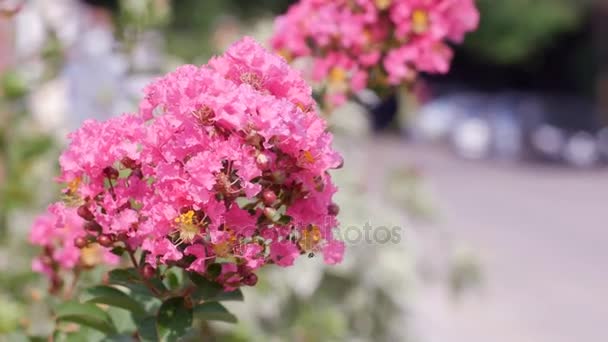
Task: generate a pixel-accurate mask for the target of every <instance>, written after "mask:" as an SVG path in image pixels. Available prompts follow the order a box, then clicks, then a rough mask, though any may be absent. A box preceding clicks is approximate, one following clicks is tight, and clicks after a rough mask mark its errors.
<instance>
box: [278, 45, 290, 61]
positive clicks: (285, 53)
mask: <svg viewBox="0 0 608 342" xmlns="http://www.w3.org/2000/svg"><path fill="white" fill-rule="evenodd" d="M277 53H278V54H279V56H281V57H283V58H285V60H286V61H287V62H291V61H292V60H293V56H292V55H291V52H289V50H287V49H285V48H283V49H279V51H277Z"/></svg>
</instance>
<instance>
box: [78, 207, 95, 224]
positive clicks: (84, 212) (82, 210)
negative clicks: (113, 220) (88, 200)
mask: <svg viewBox="0 0 608 342" xmlns="http://www.w3.org/2000/svg"><path fill="white" fill-rule="evenodd" d="M77 212H78V216H80V217H82V218H83V219H85V220H87V221H93V220H94V219H95V216H94V215H93V213H92V212H91V210H89V207H87V205H86V204H83V205H81V206H80V207H78V211H77Z"/></svg>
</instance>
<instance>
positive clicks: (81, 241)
mask: <svg viewBox="0 0 608 342" xmlns="http://www.w3.org/2000/svg"><path fill="white" fill-rule="evenodd" d="M88 244H89V242H88V241H87V239H86V238H83V237H82V236H80V237H77V238H75V239H74V246H76V248H80V249H82V248H85V247H86V246H87V245H88Z"/></svg>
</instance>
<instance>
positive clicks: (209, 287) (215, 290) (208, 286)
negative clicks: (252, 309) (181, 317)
mask: <svg viewBox="0 0 608 342" xmlns="http://www.w3.org/2000/svg"><path fill="white" fill-rule="evenodd" d="M188 276H189V277H190V280H192V282H193V283H194V285H196V290H195V291H194V293H193V295H192V297H193V298H194V300H195V301H197V302H198V301H201V300H204V301H242V300H243V292H241V290H240V289H237V290H234V291H229V292H227V291H224V288H223V287H222V286H221V285H220V284H218V283H214V282H212V281H209V280H208V279H207V278H205V277H203V276H202V275H200V274H198V273H188Z"/></svg>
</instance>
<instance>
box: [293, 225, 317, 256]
mask: <svg viewBox="0 0 608 342" xmlns="http://www.w3.org/2000/svg"><path fill="white" fill-rule="evenodd" d="M321 235H322V234H321V229H319V227H318V226H310V227H308V228H306V229H304V231H302V236H301V237H300V241H298V244H299V245H300V247H301V248H302V249H303V250H305V251H312V250H314V249H315V247H316V246H317V245H318V244H319V242H320V241H321V238H322V236H321Z"/></svg>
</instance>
